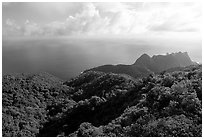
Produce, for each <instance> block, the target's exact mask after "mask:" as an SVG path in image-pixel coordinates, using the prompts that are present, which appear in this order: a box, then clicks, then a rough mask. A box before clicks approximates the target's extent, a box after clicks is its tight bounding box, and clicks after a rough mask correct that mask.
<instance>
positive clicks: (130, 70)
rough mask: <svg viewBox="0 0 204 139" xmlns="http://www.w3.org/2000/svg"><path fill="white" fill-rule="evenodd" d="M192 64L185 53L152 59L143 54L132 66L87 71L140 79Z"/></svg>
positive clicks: (112, 66) (113, 66)
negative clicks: (126, 75)
mask: <svg viewBox="0 0 204 139" xmlns="http://www.w3.org/2000/svg"><path fill="white" fill-rule="evenodd" d="M193 64H195V63H194V62H192V60H191V59H190V57H189V56H188V53H187V52H183V53H182V52H178V53H171V54H166V55H154V56H152V57H150V56H149V55H147V54H143V55H142V56H140V57H139V58H138V59H137V60H136V61H135V63H134V64H132V65H122V64H120V65H103V66H99V67H95V68H92V69H89V70H88V71H90V70H92V71H102V72H113V73H120V74H128V75H130V76H133V77H140V76H144V75H148V74H150V73H158V72H161V71H164V70H167V69H169V68H175V67H185V66H189V65H193Z"/></svg>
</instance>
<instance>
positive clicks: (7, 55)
mask: <svg viewBox="0 0 204 139" xmlns="http://www.w3.org/2000/svg"><path fill="white" fill-rule="evenodd" d="M201 47H202V45H201V43H197V42H196V43H190V44H189V43H188V44H186V43H182V42H175V43H171V44H169V43H166V42H165V41H163V42H158V41H157V42H154V41H153V42H151V41H145V40H140V39H73V38H61V39H59V38H56V39H4V40H3V41H2V70H3V74H8V73H23V72H26V73H38V72H48V73H50V74H53V75H55V76H57V77H59V78H61V79H70V78H72V77H75V76H77V75H78V74H80V73H81V72H82V71H84V70H86V69H89V68H93V67H96V66H100V65H104V64H132V63H134V62H135V60H136V59H137V58H138V57H139V56H140V55H142V54H143V53H147V54H149V55H150V56H152V55H154V54H165V53H167V52H168V53H171V52H178V51H182V52H183V51H188V53H189V55H190V57H191V58H192V60H194V61H197V62H200V63H201V59H202V51H201Z"/></svg>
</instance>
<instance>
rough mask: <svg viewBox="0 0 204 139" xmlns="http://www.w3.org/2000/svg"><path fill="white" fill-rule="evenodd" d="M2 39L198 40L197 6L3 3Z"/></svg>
mask: <svg viewBox="0 0 204 139" xmlns="http://www.w3.org/2000/svg"><path fill="white" fill-rule="evenodd" d="M2 18H3V36H5V37H28V36H32V37H33V36H38V37H39V36H55V37H56V36H57V37H59V36H86V37H87V36H89V37H90V36H92V37H93V36H98V37H102V36H109V37H112V36H123V37H124V36H126V37H131V36H134V37H137V36H139V35H143V36H146V35H147V34H148V35H149V36H151V35H153V36H160V37H169V36H171V37H176V36H180V35H182V36H183V37H192V36H193V37H194V38H196V37H197V38H199V37H200V28H201V5H200V3H192V2H191V3H190V2H186V3H175V2H173V3H167V2H160V3H153V2H137V3H89V2H85V3H71V2H69V3H33V2H29V3H3V17H2Z"/></svg>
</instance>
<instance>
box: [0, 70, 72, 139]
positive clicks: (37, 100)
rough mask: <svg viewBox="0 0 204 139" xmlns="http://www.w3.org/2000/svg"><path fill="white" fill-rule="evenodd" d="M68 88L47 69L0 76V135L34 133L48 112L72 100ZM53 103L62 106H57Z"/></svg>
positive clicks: (34, 134) (28, 134) (48, 115)
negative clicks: (0, 79)
mask: <svg viewBox="0 0 204 139" xmlns="http://www.w3.org/2000/svg"><path fill="white" fill-rule="evenodd" d="M70 90H72V88H71V87H68V86H65V85H63V81H62V80H60V79H58V78H56V77H54V76H52V75H50V74H48V73H40V74H12V75H5V76H3V82H2V135H3V136H8V137H9V136H16V137H17V136H26V137H29V136H37V135H38V134H39V131H40V129H41V128H42V127H43V124H44V123H46V122H47V121H48V120H49V117H50V116H52V115H54V114H55V113H57V112H60V111H62V108H64V109H69V106H71V105H72V103H74V101H72V100H70V97H69V91H70ZM56 103H58V104H61V105H63V107H61V109H59V107H57V106H56V105H55V104H56Z"/></svg>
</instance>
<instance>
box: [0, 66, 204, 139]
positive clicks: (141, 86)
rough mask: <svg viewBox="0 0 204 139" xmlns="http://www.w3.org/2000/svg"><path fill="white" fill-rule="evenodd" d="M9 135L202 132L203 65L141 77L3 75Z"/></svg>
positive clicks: (91, 73)
mask: <svg viewBox="0 0 204 139" xmlns="http://www.w3.org/2000/svg"><path fill="white" fill-rule="evenodd" d="M2 89H3V94H2V97H3V99H2V101H3V107H2V108H3V110H2V113H3V116H2V117H3V121H2V122H3V125H2V130H3V136H87V137H88V136H202V104H201V103H202V67H201V65H198V66H189V67H186V68H179V69H178V70H171V71H166V72H162V73H160V74H157V75H154V74H151V75H149V76H147V77H144V78H141V79H137V80H136V79H134V78H132V77H130V76H127V75H121V74H113V73H103V72H94V71H88V72H86V73H83V74H81V75H79V76H78V77H76V78H74V79H71V80H70V81H65V82H64V81H62V80H59V79H57V78H55V77H53V76H51V75H49V74H39V75H29V74H28V75H22V74H18V75H6V76H4V77H3V87H2Z"/></svg>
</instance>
